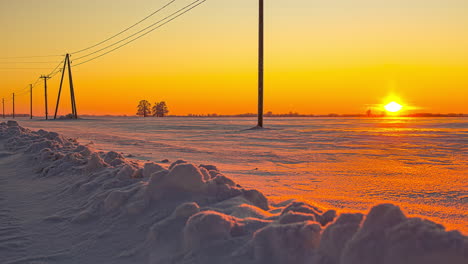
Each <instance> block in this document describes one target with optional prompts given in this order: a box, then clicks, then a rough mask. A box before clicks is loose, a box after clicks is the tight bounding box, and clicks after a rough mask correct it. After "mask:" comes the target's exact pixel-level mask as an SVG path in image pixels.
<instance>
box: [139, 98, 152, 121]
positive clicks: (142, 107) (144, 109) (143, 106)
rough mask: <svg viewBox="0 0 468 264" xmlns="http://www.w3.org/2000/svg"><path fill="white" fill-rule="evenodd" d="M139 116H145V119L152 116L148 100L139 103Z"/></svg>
mask: <svg viewBox="0 0 468 264" xmlns="http://www.w3.org/2000/svg"><path fill="white" fill-rule="evenodd" d="M137 109H138V110H137V113H136V114H137V115H138V116H143V117H148V116H150V115H151V104H150V102H148V101H146V100H141V101H140V102H139V103H138V107H137Z"/></svg>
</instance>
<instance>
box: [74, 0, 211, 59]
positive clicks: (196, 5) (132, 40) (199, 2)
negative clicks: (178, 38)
mask: <svg viewBox="0 0 468 264" xmlns="http://www.w3.org/2000/svg"><path fill="white" fill-rule="evenodd" d="M206 1H207V0H197V1H194V2H192V3H191V4H189V5H187V6H185V7H183V8H182V9H180V10H178V11H177V12H175V13H173V14H172V15H171V16H173V15H174V14H177V13H179V12H180V11H182V10H184V9H187V8H188V7H190V6H191V5H193V4H195V3H198V4H195V5H193V6H192V7H190V8H188V9H187V10H185V11H183V12H181V13H180V14H178V15H176V16H175V17H173V18H171V19H169V20H167V19H168V18H169V17H170V16H168V17H166V18H164V19H162V20H160V21H159V22H157V23H160V22H162V21H164V20H167V21H166V22H164V23H162V24H160V25H159V26H157V27H155V28H153V29H151V30H149V31H147V32H145V33H143V34H141V35H140V36H138V37H136V38H134V39H131V40H129V41H127V42H125V43H124V44H122V45H119V46H117V47H116V48H114V49H111V50H109V51H107V52H105V53H103V54H100V55H98V56H96V57H93V58H91V59H89V60H86V61H83V62H80V63H78V64H75V65H73V67H76V66H79V65H82V64H85V63H87V62H90V61H93V60H95V59H97V58H100V57H102V56H104V55H107V54H109V53H111V52H113V51H115V50H118V49H120V48H122V47H124V46H126V45H128V44H130V43H132V42H134V41H136V40H138V39H140V38H142V37H143V36H146V35H148V34H149V33H151V32H153V31H154V30H156V29H159V28H161V27H162V26H164V25H166V24H168V23H169V22H171V21H173V20H174V19H176V18H178V17H180V16H182V15H184V14H185V13H187V12H189V11H190V10H192V9H194V8H196V7H198V6H199V5H201V4H203V3H204V2H206ZM157 23H155V24H157ZM153 25H154V24H153ZM146 29H147V28H145V30H146ZM140 32H141V31H140ZM134 35H135V34H133V35H131V36H134ZM131 36H130V37H131ZM130 37H127V38H125V39H123V40H126V39H128V38H130ZM123 40H121V41H119V42H116V43H114V44H113V45H115V44H117V43H120V42H122V41H123ZM113 45H111V46H113ZM94 53H97V52H94ZM94 53H93V54H94ZM89 55H91V54H89ZM89 55H87V56H89ZM84 57H85V56H82V57H80V58H84ZM80 58H79V59H80Z"/></svg>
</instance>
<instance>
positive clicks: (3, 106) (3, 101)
mask: <svg viewBox="0 0 468 264" xmlns="http://www.w3.org/2000/svg"><path fill="white" fill-rule="evenodd" d="M2 108H3V118H5V98H2Z"/></svg>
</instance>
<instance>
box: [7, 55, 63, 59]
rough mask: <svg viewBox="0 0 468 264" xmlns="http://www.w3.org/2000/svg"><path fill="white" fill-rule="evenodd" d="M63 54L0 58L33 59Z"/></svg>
mask: <svg viewBox="0 0 468 264" xmlns="http://www.w3.org/2000/svg"><path fill="white" fill-rule="evenodd" d="M62 56H63V55H43V56H23V57H3V58H0V60H12V59H32V58H50V57H62Z"/></svg>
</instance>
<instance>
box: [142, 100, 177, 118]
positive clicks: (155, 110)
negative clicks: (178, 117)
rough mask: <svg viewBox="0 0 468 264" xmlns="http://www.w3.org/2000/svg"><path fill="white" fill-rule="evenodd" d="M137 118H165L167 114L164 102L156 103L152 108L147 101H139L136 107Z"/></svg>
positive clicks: (167, 110)
mask: <svg viewBox="0 0 468 264" xmlns="http://www.w3.org/2000/svg"><path fill="white" fill-rule="evenodd" d="M137 109H138V110H137V113H136V115H137V116H143V117H148V116H156V117H165V116H166V115H167V114H168V113H169V109H168V108H167V105H166V102H164V101H162V102H156V103H154V106H153V107H151V103H150V102H148V101H147V100H141V101H140V102H139V103H138V106H137Z"/></svg>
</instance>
